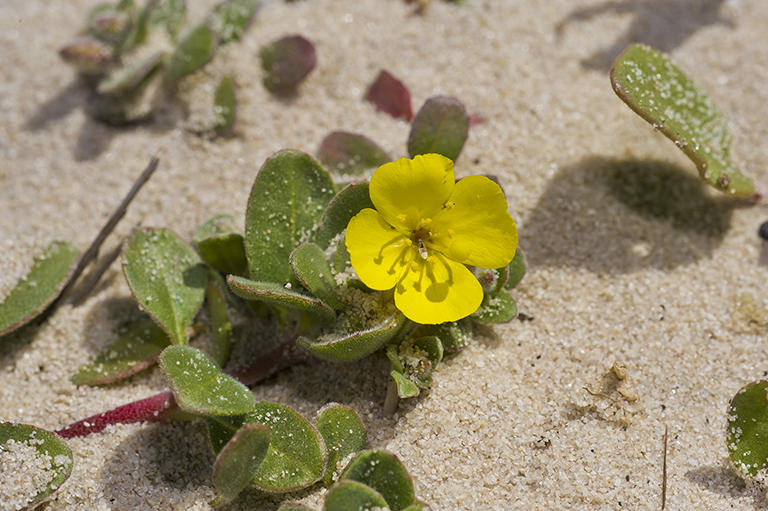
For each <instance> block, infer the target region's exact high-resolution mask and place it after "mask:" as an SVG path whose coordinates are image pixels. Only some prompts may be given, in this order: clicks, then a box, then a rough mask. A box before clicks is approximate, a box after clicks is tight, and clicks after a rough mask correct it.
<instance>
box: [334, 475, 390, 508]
mask: <svg viewBox="0 0 768 511" xmlns="http://www.w3.org/2000/svg"><path fill="white" fill-rule="evenodd" d="M352 509H355V510H357V509H389V506H388V505H387V501H386V500H384V497H382V496H381V494H380V493H378V492H377V491H376V490H373V489H372V488H369V487H368V486H366V485H364V484H363V483H359V482H357V481H339V482H338V483H336V484H334V485H333V486H332V487H331V488H330V490H328V495H326V496H325V507H324V508H323V510H324V511H349V510H352Z"/></svg>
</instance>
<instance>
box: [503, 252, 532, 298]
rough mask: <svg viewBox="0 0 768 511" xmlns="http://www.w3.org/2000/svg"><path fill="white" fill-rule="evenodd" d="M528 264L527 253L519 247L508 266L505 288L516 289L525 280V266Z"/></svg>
mask: <svg viewBox="0 0 768 511" xmlns="http://www.w3.org/2000/svg"><path fill="white" fill-rule="evenodd" d="M526 266H527V263H526V260H525V254H524V253H523V251H522V250H521V249H520V247H517V252H515V257H514V258H513V259H512V262H510V263H509V265H508V266H507V280H506V282H505V283H504V289H514V288H515V287H517V285H518V284H519V283H520V281H522V280H523V277H524V276H525V268H526Z"/></svg>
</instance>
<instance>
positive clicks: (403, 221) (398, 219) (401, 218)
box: [395, 213, 407, 224]
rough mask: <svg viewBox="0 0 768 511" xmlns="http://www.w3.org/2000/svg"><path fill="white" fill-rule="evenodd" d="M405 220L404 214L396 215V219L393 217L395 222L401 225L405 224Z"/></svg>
mask: <svg viewBox="0 0 768 511" xmlns="http://www.w3.org/2000/svg"><path fill="white" fill-rule="evenodd" d="M406 218H407V217H406V216H405V215H404V214H402V213H400V214H399V215H397V217H395V220H397V221H398V222H400V223H401V224H403V223H405V219H406Z"/></svg>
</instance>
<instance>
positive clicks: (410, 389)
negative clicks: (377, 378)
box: [389, 369, 421, 399]
mask: <svg viewBox="0 0 768 511" xmlns="http://www.w3.org/2000/svg"><path fill="white" fill-rule="evenodd" d="M389 374H390V376H392V379H393V380H395V384H396V385H397V396H398V397H399V398H400V399H406V398H409V397H416V396H418V395H419V392H421V391H420V389H419V387H418V386H417V385H416V384H415V383H414V382H413V380H411V379H410V378H408V377H407V376H406V375H404V374H403V373H402V372H400V371H398V370H396V369H393V370H392V372H391V373H389Z"/></svg>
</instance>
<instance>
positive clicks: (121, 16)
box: [87, 4, 135, 47]
mask: <svg viewBox="0 0 768 511" xmlns="http://www.w3.org/2000/svg"><path fill="white" fill-rule="evenodd" d="M132 11H135V9H130V8H128V9H120V8H118V7H115V6H113V5H110V4H101V5H97V6H96V7H95V8H94V9H93V10H92V11H91V12H90V14H89V15H88V28H87V30H88V33H89V34H90V35H91V37H94V38H96V39H98V40H99V41H103V42H105V43H107V44H109V45H110V46H112V47H120V46H121V45H122V43H123V41H125V39H126V37H128V34H130V33H131V30H133V28H134V25H135V23H134V19H133V18H134V16H135V12H132Z"/></svg>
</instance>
